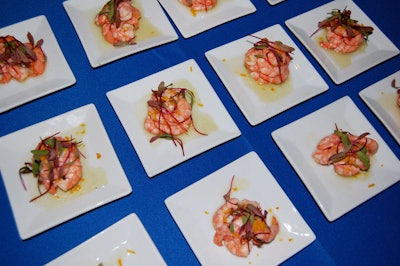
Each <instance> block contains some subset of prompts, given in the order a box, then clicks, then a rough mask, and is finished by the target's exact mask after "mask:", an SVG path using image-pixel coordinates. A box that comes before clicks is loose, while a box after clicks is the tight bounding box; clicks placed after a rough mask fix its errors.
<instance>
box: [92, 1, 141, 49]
mask: <svg viewBox="0 0 400 266" xmlns="http://www.w3.org/2000/svg"><path fill="white" fill-rule="evenodd" d="M112 4H114V5H113V6H112ZM140 17H141V13H140V11H139V9H137V8H136V7H134V6H133V5H132V4H131V2H130V1H129V0H115V1H109V2H107V3H106V4H105V5H104V6H103V8H102V10H101V11H100V12H99V13H98V14H97V15H96V17H95V23H96V25H98V26H100V27H101V29H102V34H103V36H104V38H105V39H106V41H107V42H109V43H111V44H112V45H114V46H121V45H126V44H135V41H134V39H135V37H136V31H137V29H138V28H139V19H140Z"/></svg>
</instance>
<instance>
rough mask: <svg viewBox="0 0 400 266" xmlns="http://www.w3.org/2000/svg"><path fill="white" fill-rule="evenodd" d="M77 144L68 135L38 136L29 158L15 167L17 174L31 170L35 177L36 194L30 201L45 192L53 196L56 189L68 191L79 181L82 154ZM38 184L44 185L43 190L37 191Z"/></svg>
mask: <svg viewBox="0 0 400 266" xmlns="http://www.w3.org/2000/svg"><path fill="white" fill-rule="evenodd" d="M78 145H79V143H78V142H76V141H74V140H73V139H72V138H69V137H60V136H57V134H54V135H52V136H49V137H47V138H45V139H42V140H41V141H40V142H39V144H38V145H37V146H36V148H35V149H34V150H32V151H31V152H32V154H33V157H32V161H31V162H27V163H25V166H24V167H21V169H20V170H19V173H20V175H21V174H27V173H32V174H33V175H34V176H35V177H37V178H38V188H39V192H40V193H39V195H38V196H37V197H35V198H33V199H32V200H31V201H34V200H36V199H37V198H39V197H41V196H43V195H44V194H46V193H50V194H53V195H54V194H56V193H57V190H58V188H59V189H61V190H63V191H69V190H71V189H72V188H74V187H75V186H76V185H77V184H78V183H79V181H80V180H81V178H82V163H81V160H80V157H81V155H82V154H81V152H80V150H79V148H78ZM21 180H22V178H21ZM40 185H42V186H44V188H45V191H44V192H41V191H40Z"/></svg>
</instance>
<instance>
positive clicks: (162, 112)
mask: <svg viewBox="0 0 400 266" xmlns="http://www.w3.org/2000/svg"><path fill="white" fill-rule="evenodd" d="M169 90H171V91H173V92H174V94H175V95H174V96H171V97H167V98H165V100H163V104H162V107H161V108H159V106H157V107H154V106H151V105H150V106H148V110H147V114H148V116H147V117H146V121H145V129H146V130H147V131H148V132H150V133H151V134H154V135H158V134H162V133H165V134H170V135H174V136H178V135H181V134H183V133H186V132H187V131H188V130H189V128H190V125H191V124H192V107H191V105H190V103H189V102H188V101H187V100H186V98H185V97H184V96H183V95H182V94H181V93H180V89H169ZM150 101H157V98H156V96H154V94H153V95H152V97H151V99H150Z"/></svg>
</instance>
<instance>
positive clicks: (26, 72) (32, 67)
mask: <svg viewBox="0 0 400 266" xmlns="http://www.w3.org/2000/svg"><path fill="white" fill-rule="evenodd" d="M27 37H28V40H29V42H27V43H22V42H20V41H19V40H17V39H16V38H15V37H13V36H10V35H7V36H5V37H0V75H1V81H0V83H8V82H10V81H11V79H15V80H18V81H24V80H26V79H27V78H28V77H30V76H38V75H41V74H42V73H43V72H44V70H45V64H46V55H45V53H44V52H43V50H42V47H41V46H42V43H43V40H39V41H38V42H36V43H35V42H34V40H33V37H32V35H31V34H30V33H28V34H27Z"/></svg>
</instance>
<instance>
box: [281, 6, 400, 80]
mask: <svg viewBox="0 0 400 266" xmlns="http://www.w3.org/2000/svg"><path fill="white" fill-rule="evenodd" d="M344 8H346V9H347V10H350V11H351V18H352V19H355V20H357V21H358V22H359V23H362V24H363V25H365V26H371V27H373V28H374V31H373V33H372V34H371V35H370V36H369V37H368V41H367V44H366V45H365V48H363V49H359V50H357V51H355V52H353V53H349V54H338V53H335V52H333V51H330V50H327V49H324V48H322V47H321V46H320V45H319V44H318V38H320V36H321V34H323V32H324V31H323V30H321V31H319V32H317V33H316V34H314V35H313V36H312V37H310V36H311V35H312V34H313V32H315V31H316V30H317V28H318V22H319V21H322V20H324V19H325V18H327V17H328V16H329V15H328V13H330V12H331V11H332V10H333V9H340V10H343V9H344ZM286 25H287V26H288V28H289V29H290V30H291V31H292V32H293V34H294V35H296V37H297V38H298V39H299V40H300V42H302V43H303V45H304V46H305V47H306V48H307V49H308V50H309V51H310V53H311V54H312V55H313V56H314V58H315V59H316V60H317V61H318V62H319V64H320V65H321V66H322V67H323V68H324V70H325V71H326V73H327V74H328V75H329V76H330V78H331V79H332V80H333V81H334V82H335V83H336V84H340V83H343V82H345V81H347V80H349V79H351V78H353V77H355V76H356V75H358V74H360V73H362V72H364V71H366V70H368V69H369V68H372V67H374V66H376V65H378V64H379V63H382V62H384V61H385V60H387V59H389V58H391V57H393V56H395V55H397V54H398V53H399V49H398V48H397V47H396V46H395V45H394V44H393V43H392V42H391V41H390V40H389V39H388V38H387V37H386V35H385V34H384V33H383V32H382V31H381V30H380V29H379V28H378V27H377V26H376V25H375V24H374V22H373V21H372V20H371V19H370V18H369V17H368V16H367V15H366V14H365V13H364V12H363V11H362V10H361V9H360V8H359V7H358V6H357V5H356V4H355V3H354V2H353V1H351V0H336V1H332V2H329V3H327V4H325V5H322V6H320V7H317V8H315V9H313V10H310V11H308V12H306V13H304V14H301V15H298V16H296V17H294V18H291V19H289V20H287V21H286Z"/></svg>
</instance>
